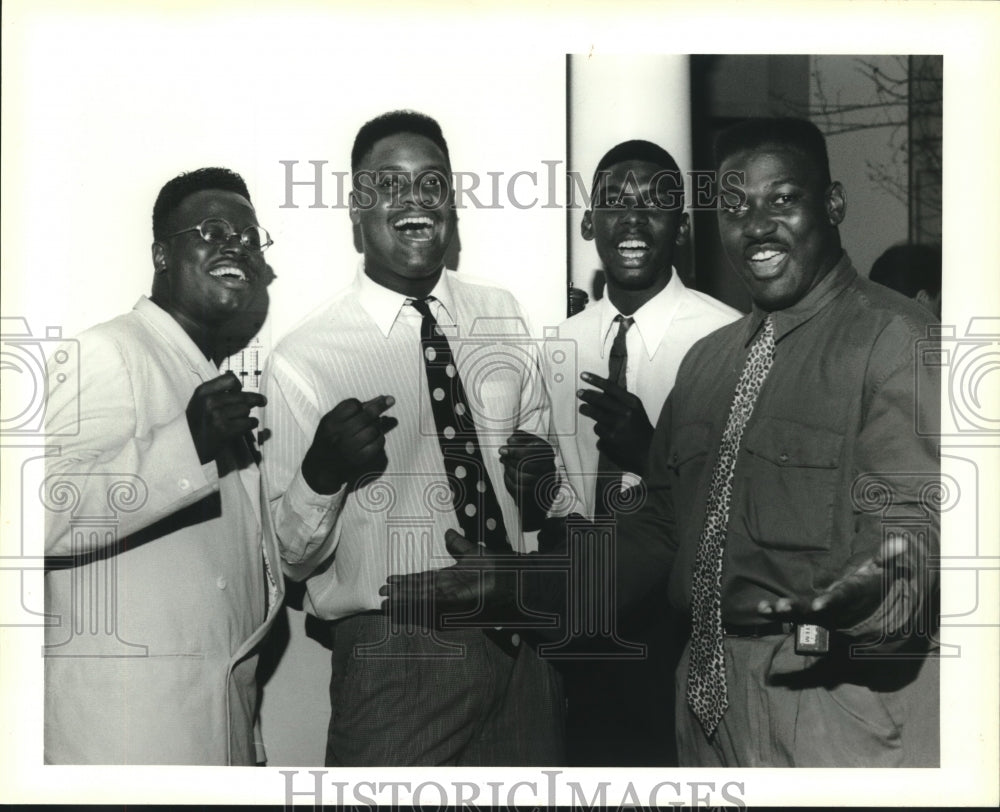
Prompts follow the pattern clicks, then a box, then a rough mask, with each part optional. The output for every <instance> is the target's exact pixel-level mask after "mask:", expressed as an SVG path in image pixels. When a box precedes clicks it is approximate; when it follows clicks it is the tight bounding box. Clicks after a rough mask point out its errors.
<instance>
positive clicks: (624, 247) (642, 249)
mask: <svg viewBox="0 0 1000 812" xmlns="http://www.w3.org/2000/svg"><path fill="white" fill-rule="evenodd" d="M648 252H649V245H648V244H647V243H646V241H645V240H622V241H621V242H620V243H618V253H619V254H620V255H621V256H622V258H623V259H641V258H642V257H644V256H646V254H647V253H648Z"/></svg>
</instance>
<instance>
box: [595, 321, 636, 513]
mask: <svg viewBox="0 0 1000 812" xmlns="http://www.w3.org/2000/svg"><path fill="white" fill-rule="evenodd" d="M615 323H616V324H617V325H618V332H617V333H616V334H615V340H614V341H613V342H612V343H611V353H610V354H609V355H608V380H609V381H611V382H612V383H615V384H618V386H620V387H621V388H622V389H627V388H628V387H627V386H626V385H625V371H626V368H627V367H628V349H627V348H626V346H625V334H626V333H628V331H629V328H630V327H631V326H632V325H633V324H635V319H633V318H632V317H631V316H628V317H626V316H622V315H621V314H619V315H617V316H615ZM621 488H622V469H621V468H619V467H618V465H616V464H615V463H614V462H612V460H611V458H610V457H608V456H607V455H606V454H605V453H604V452H603V451H602V452H600V453H599V454H598V457H597V482H596V485H595V489H594V516H595V517H596V518H607V517H610V516H613V515H614V505H615V504H617V502H618V494H619V493H620V491H621Z"/></svg>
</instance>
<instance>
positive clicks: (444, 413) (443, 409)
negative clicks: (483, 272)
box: [407, 297, 511, 552]
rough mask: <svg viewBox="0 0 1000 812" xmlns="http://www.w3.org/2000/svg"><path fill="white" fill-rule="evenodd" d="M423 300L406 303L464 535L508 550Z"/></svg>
mask: <svg viewBox="0 0 1000 812" xmlns="http://www.w3.org/2000/svg"><path fill="white" fill-rule="evenodd" d="M429 301H433V297H428V298H426V299H407V304H410V305H412V306H413V307H414V308H415V309H416V310H417V312H418V313H420V315H421V317H422V319H423V321H422V323H421V327H420V344H421V349H422V350H423V356H424V369H425V371H426V372H427V391H428V392H429V393H430V397H431V410H432V411H433V413H434V425H435V427H436V429H437V436H438V442H439V443H440V445H441V453H442V455H443V456H444V468H445V472H446V473H447V475H448V482H449V484H450V485H451V493H452V500H453V504H454V506H455V513H456V515H457V516H458V522H459V524H460V525H461V526H462V532H463V533H464V535H465V537H466V538H467V539H468V540H469V541H472V542H480V541H481V542H483V543H485V544H486V547H487V549H489V550H490V551H491V552H511V547H510V543H509V542H508V541H507V530H506V528H505V527H504V522H503V514H502V513H501V511H500V503H499V502H498V501H497V496H496V492H495V491H494V490H493V483H492V482H491V481H490V477H489V474H488V473H487V471H486V466H485V464H484V463H483V455H482V452H481V450H480V447H479V435H478V433H477V432H476V424H475V421H474V420H473V416H472V411H471V409H470V408H469V400H468V398H467V397H466V396H465V387H464V386H463V385H462V379H461V377H460V376H459V374H458V367H457V366H456V365H455V359H454V356H453V355H452V352H451V345H449V343H448V339H447V338H446V337H445V335H444V332H443V331H442V330H441V328H440V327H439V326H438V323H437V321H436V320H435V319H434V316H433V315H431V310H430V307H429V306H428V302H429Z"/></svg>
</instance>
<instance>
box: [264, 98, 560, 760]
mask: <svg viewBox="0 0 1000 812" xmlns="http://www.w3.org/2000/svg"><path fill="white" fill-rule="evenodd" d="M351 164H352V171H353V173H354V188H353V191H352V195H351V209H350V213H351V219H352V221H353V223H354V225H355V227H356V229H357V231H358V232H359V234H360V244H361V246H362V252H363V255H364V259H363V264H362V268H361V270H360V271H359V273H358V275H357V278H356V280H355V282H354V284H353V285H352V286H351V287H349V288H348V289H346V290H344V291H342V292H341V293H340V294H338V295H337V296H335V298H334V299H333V301H332V302H330V303H329V304H328V305H326V306H324V307H323V308H321V309H320V310H319V311H317V313H316V314H315V315H314V316H312V317H311V318H310V319H308V320H307V321H306V322H305V323H304V324H303V325H301V326H300V327H299V328H297V329H296V330H295V331H293V332H292V333H291V334H290V335H289V336H287V337H286V338H285V339H284V340H283V341H282V342H281V343H280V344H279V345H278V347H277V348H276V349H275V351H274V352H273V353H272V356H271V358H270V360H269V366H268V369H267V371H266V372H265V382H264V388H265V390H266V392H267V394H268V399H269V400H268V403H269V408H268V410H267V412H266V414H265V422H266V424H267V425H268V427H269V428H270V429H271V431H272V440H271V441H270V442H269V443H268V444H267V446H266V447H265V449H264V454H265V457H266V463H265V477H266V480H267V484H268V487H269V491H270V500H271V508H272V511H273V515H274V517H275V521H276V532H277V535H278V538H279V542H280V544H281V548H282V554H283V560H284V564H285V570H286V572H287V573H288V575H289V576H290V577H292V578H293V579H296V580H305V581H306V597H305V600H304V607H305V609H306V610H307V611H308V612H309V613H311V614H313V615H315V616H316V617H318V618H320V619H322V620H326V621H330V622H329V623H328V624H327V626H328V628H329V631H330V635H331V642H330V648H331V649H332V652H333V656H332V663H333V668H332V679H331V683H330V698H331V707H332V716H331V720H330V726H329V731H328V738H327V753H326V763H327V765H329V766H435V765H465V766H475V765H486V766H489V765H496V766H504V765H511V766H514V765H542V764H556V763H561V762H562V759H563V755H562V748H563V744H562V712H563V702H562V692H561V687H560V682H559V679H558V676H557V675H556V674H555V672H554V671H553V670H552V668H551V666H549V665H548V664H547V663H545V662H543V661H542V660H540V659H539V658H538V656H537V654H536V653H535V652H534V651H533V650H532V649H531V648H530V647H528V646H525V645H521V644H520V638H519V637H518V635H517V634H512V633H511V632H510V631H505V630H504V629H502V628H500V629H498V628H494V627H493V625H491V624H484V623H482V622H480V623H476V622H475V619H474V618H473V619H472V621H471V622H469V621H468V619H466V620H467V622H466V625H465V626H463V627H456V626H446V625H444V624H443V623H438V622H436V620H435V618H433V617H431V616H430V615H431V613H430V612H428V613H421V614H420V615H419V616H413V617H409V618H404V619H401V618H388V617H386V616H385V615H383V614H381V613H380V612H379V611H378V610H379V607H380V604H381V596H380V595H379V588H380V587H381V585H382V584H383V583H384V582H385V580H386V578H387V577H389V576H390V575H395V574H402V573H406V572H416V571H420V570H424V569H438V568H441V567H446V566H449V565H450V564H451V563H453V560H454V559H452V558H451V557H450V555H449V554H448V552H447V548H446V545H445V534H446V532H447V531H448V530H456V531H461V532H463V533H465V534H466V535H468V536H469V537H470V538H477V539H480V540H482V542H483V547H484V552H486V553H488V554H497V555H509V554H510V553H512V552H516V551H521V552H523V551H524V550H525V544H524V539H523V534H522V531H523V530H524V529H533V528H532V525H535V524H536V523H537V521H538V520H539V517H541V516H544V513H545V509H546V507H547V505H544V504H538V503H537V502H536V501H535V500H534V499H532V498H530V497H532V496H533V495H534V494H535V493H536V489H535V485H536V484H537V483H538V482H539V481H540V480H542V479H543V478H544V477H546V476H551V475H553V474H554V471H555V464H554V455H553V452H552V451H551V449H550V448H549V446H548V445H547V443H545V441H544V440H543V439H542V437H540V436H539V435H544V434H546V432H547V429H548V422H549V408H548V400H547V398H546V396H545V391H544V387H543V386H541V382H540V373H539V368H538V353H537V351H536V350H535V348H534V345H533V344H532V343H531V342H530V340H529V334H528V333H527V331H526V330H525V329H524V318H523V313H522V311H521V308H520V306H519V305H518V303H517V302H516V300H515V299H514V298H513V296H511V295H510V294H509V293H508V292H507V291H505V290H503V289H501V288H497V287H494V286H492V285H488V284H484V283H482V282H479V281H476V280H475V279H474V278H470V277H469V276H468V275H467V274H465V273H464V272H463V273H462V274H454V273H451V272H449V271H447V270H445V267H444V263H445V255H446V252H447V250H448V247H449V245H450V244H451V241H452V238H453V236H454V234H455V230H456V216H455V209H454V195H453V192H452V189H451V167H450V162H449V158H448V147H447V144H446V142H445V140H444V137H443V135H442V133H441V130H440V127H439V126H438V125H437V123H436V122H435V121H434V120H433V119H430V118H428V117H426V116H424V115H421V114H419V113H413V112H408V111H398V112H394V113H387V114H385V115H383V116H380V117H378V118H376V119H374V120H372V121H370V122H368V123H367V124H366V125H364V126H363V127H362V128H361V130H360V131H359V133H358V135H357V137H356V139H355V144H354V149H353V151H352V156H351ZM478 336H482V337H478ZM389 410H391V412H390V411H389ZM484 625H485V626H486V628H483V626H484Z"/></svg>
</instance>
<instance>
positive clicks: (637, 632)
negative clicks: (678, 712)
mask: <svg viewBox="0 0 1000 812" xmlns="http://www.w3.org/2000/svg"><path fill="white" fill-rule="evenodd" d="M685 627H686V623H685V622H684V621H683V620H682V619H680V618H679V617H678V616H677V615H676V614H675V613H674V612H672V611H671V610H670V609H669V607H668V606H667V605H666V601H665V600H664V598H663V592H662V591H660V590H654V592H653V593H651V594H650V596H649V597H648V598H647V599H645V600H644V601H643V602H642V604H641V605H640V606H638V607H637V608H636V609H635V611H633V612H631V613H630V614H629V616H628V617H627V618H624V619H623V620H622V621H621V622H619V624H618V634H619V637H621V638H622V639H623V640H625V641H627V642H630V643H640V644H643V645H645V647H646V654H645V656H644V657H643V658H642V659H637V660H625V659H617V660H607V659H594V658H593V657H588V655H587V654H586V652H585V651H581V652H580V654H579V655H578V658H577V659H573V660H567V661H564V662H560V663H559V664H558V667H559V670H560V672H561V673H562V675H563V679H564V685H565V691H566V701H567V717H566V750H567V756H568V759H569V764H570V766H574V767H672V766H676V764H677V750H676V747H675V738H674V670H675V668H676V665H677V660H678V657H679V655H680V648H681V642H679V641H682V640H683V636H684V633H685V632H684V629H685Z"/></svg>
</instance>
